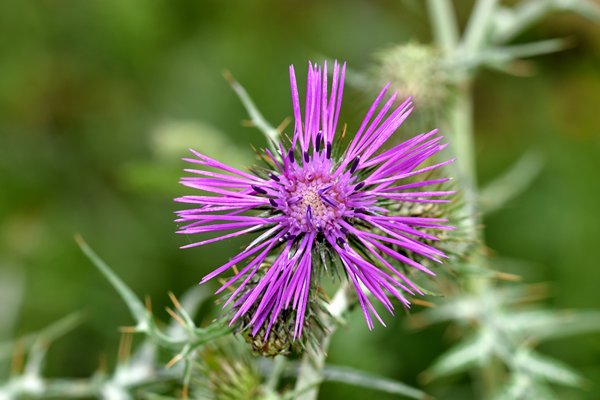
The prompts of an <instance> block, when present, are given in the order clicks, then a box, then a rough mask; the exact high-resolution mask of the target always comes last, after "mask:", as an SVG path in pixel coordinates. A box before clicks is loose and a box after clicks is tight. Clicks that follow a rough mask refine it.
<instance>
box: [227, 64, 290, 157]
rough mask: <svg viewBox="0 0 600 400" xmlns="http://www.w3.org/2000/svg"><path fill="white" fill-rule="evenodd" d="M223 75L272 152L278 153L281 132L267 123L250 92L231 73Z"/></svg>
mask: <svg viewBox="0 0 600 400" xmlns="http://www.w3.org/2000/svg"><path fill="white" fill-rule="evenodd" d="M223 75H224V76H225V79H227V81H228V82H229V84H230V85H231V88H232V89H233V91H234V92H235V93H236V94H237V95H238V98H239V99H240V101H241V102H242V104H243V105H244V108H246V111H247V112H248V115H249V116H250V120H251V121H252V123H253V124H254V126H255V127H256V128H257V129H258V130H259V131H261V132H262V134H263V135H264V136H265V138H266V139H267V140H268V141H269V146H270V147H271V150H274V151H276V152H277V151H278V146H279V143H280V142H281V139H280V135H279V131H277V129H275V128H274V127H273V126H272V125H271V124H269V123H268V122H267V120H266V119H265V117H263V115H262V114H261V113H260V111H258V107H256V105H255V104H254V101H252V98H251V97H250V95H249V94H248V92H246V89H244V87H243V86H242V85H240V83H239V82H238V81H236V80H235V79H234V78H233V76H232V75H231V73H229V72H228V71H225V73H224V74H223Z"/></svg>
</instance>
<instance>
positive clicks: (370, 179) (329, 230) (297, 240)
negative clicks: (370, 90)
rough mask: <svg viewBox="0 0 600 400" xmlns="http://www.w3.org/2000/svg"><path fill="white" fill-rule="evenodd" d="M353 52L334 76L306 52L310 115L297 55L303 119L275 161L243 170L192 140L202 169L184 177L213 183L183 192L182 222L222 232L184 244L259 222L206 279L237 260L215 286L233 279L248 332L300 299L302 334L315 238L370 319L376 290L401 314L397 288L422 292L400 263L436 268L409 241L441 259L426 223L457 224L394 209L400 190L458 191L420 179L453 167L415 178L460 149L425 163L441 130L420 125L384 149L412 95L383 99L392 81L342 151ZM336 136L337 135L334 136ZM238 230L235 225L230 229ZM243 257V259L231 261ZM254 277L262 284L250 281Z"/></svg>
mask: <svg viewBox="0 0 600 400" xmlns="http://www.w3.org/2000/svg"><path fill="white" fill-rule="evenodd" d="M344 75H345V64H344V65H343V66H342V67H341V68H340V66H339V65H338V64H337V63H335V64H334V68H333V74H332V82H331V87H329V85H328V82H327V79H328V74H327V64H325V65H324V66H323V68H320V67H319V66H317V65H312V64H310V63H309V67H308V79H307V85H306V100H305V103H304V104H305V111H304V115H302V111H301V108H300V99H299V95H298V88H297V85H296V76H295V73H294V68H293V66H290V80H291V92H292V105H293V111H294V119H295V127H294V134H293V137H292V138H291V143H290V145H289V148H286V147H284V146H283V145H280V148H279V151H278V154H273V152H271V151H270V150H268V149H265V150H264V152H265V156H264V157H265V159H266V160H267V162H268V164H269V169H270V170H269V171H268V172H267V173H262V174H261V173H257V174H252V173H247V172H244V171H240V170H238V169H235V168H232V167H230V166H228V165H226V164H223V163H221V162H219V161H216V160H214V159H212V158H209V157H207V156H205V155H203V154H200V153H198V152H196V151H194V150H191V152H192V153H193V154H194V156H195V157H194V158H186V159H185V161H188V162H190V163H194V164H198V165H200V166H201V168H200V169H186V172H189V173H191V174H194V175H195V176H193V177H184V178H182V180H181V183H182V184H183V185H185V186H189V187H191V188H194V189H198V190H201V191H203V192H208V193H210V194H212V195H201V196H184V197H182V198H178V199H176V200H177V201H179V202H182V203H189V204H194V205H195V207H197V208H193V209H189V210H183V211H179V212H178V216H179V219H178V220H177V221H178V222H181V223H184V224H185V226H183V227H182V228H181V229H180V230H179V231H178V233H183V234H200V233H211V232H218V233H219V235H220V236H217V237H214V238H210V239H205V240H202V241H200V242H197V243H193V244H190V245H187V246H183V247H193V246H201V245H205V244H208V243H212V242H216V241H219V240H224V239H228V238H231V237H235V236H241V235H246V234H250V233H253V232H260V235H259V236H258V237H257V238H256V239H255V240H254V241H252V242H251V243H250V244H249V245H248V246H247V247H246V248H244V249H243V250H242V251H241V252H240V253H239V254H237V255H236V256H235V257H233V258H232V259H231V260H230V261H229V262H227V263H225V264H224V265H222V266H220V267H219V268H217V269H215V270H214V271H213V272H211V273H210V274H208V275H207V276H205V277H204V278H203V279H202V281H201V283H204V282H206V281H208V280H210V279H212V278H214V277H216V276H217V275H220V274H221V273H223V272H225V271H227V270H229V269H233V270H234V271H235V275H234V276H233V277H232V278H230V279H229V280H228V281H227V282H225V283H224V284H223V286H222V287H221V288H220V289H219V290H218V291H217V293H219V292H222V291H223V290H225V289H226V288H229V287H231V286H232V285H234V284H235V285H236V286H237V287H236V288H235V290H234V289H231V290H232V292H233V293H232V295H231V296H230V298H229V299H228V301H227V302H226V305H228V304H232V305H233V310H234V312H235V314H234V316H233V318H232V321H231V322H232V323H233V322H235V321H236V320H238V319H239V318H240V317H242V316H244V317H246V318H249V321H250V322H249V324H248V325H249V327H250V328H251V329H252V335H256V333H257V332H258V331H259V330H260V329H261V328H262V327H263V326H266V327H267V334H268V332H269V331H270V329H271V328H272V326H273V324H274V323H275V321H276V320H277V318H278V317H279V316H280V315H281V313H282V312H283V311H284V310H295V311H296V320H295V330H294V337H299V336H300V335H301V334H302V328H303V324H304V317H305V313H306V305H307V301H308V298H309V291H310V288H311V282H312V281H313V280H314V275H315V268H317V265H318V263H320V262H321V260H320V258H319V257H318V254H319V253H318V252H317V251H313V250H314V249H316V248H317V245H319V246H321V245H323V246H325V247H326V248H327V249H328V250H329V251H330V253H331V254H333V255H334V256H335V257H338V260H339V262H340V263H341V265H342V266H343V268H344V269H345V273H346V275H347V276H348V277H349V279H350V280H351V281H352V283H353V285H354V288H355V290H356V294H357V296H358V300H359V302H360V305H361V308H362V311H363V313H364V316H365V319H366V322H367V325H368V327H369V328H370V329H372V328H373V319H372V317H373V316H375V317H376V318H377V319H378V320H379V321H380V322H381V323H382V324H383V325H385V324H384V323H383V321H382V320H381V318H380V316H379V315H378V313H377V312H376V311H375V308H374V307H373V304H372V301H371V299H370V298H369V297H368V296H367V293H370V294H371V295H372V296H373V298H375V299H377V300H378V301H380V302H381V303H382V304H383V305H384V306H385V308H386V309H387V310H388V311H389V312H390V313H392V314H393V305H392V303H391V301H390V299H389V297H388V296H389V295H391V296H393V297H395V298H397V299H398V300H400V302H402V303H403V304H404V305H405V306H409V302H408V300H407V299H406V298H405V296H404V294H403V293H410V294H415V293H419V294H422V292H421V291H420V290H419V288H418V287H417V286H416V285H414V284H413V283H412V282H411V281H409V280H408V279H407V277H406V276H404V274H403V273H402V272H400V271H399V270H398V268H397V267H396V266H394V265H393V264H396V265H397V264H398V262H400V263H402V264H405V265H407V266H410V267H413V268H416V269H419V270H421V271H423V272H425V273H427V274H430V275H434V273H433V272H432V271H430V270H429V269H428V268H426V267H425V266H423V265H422V264H420V263H418V262H416V261H414V260H413V259H412V258H409V256H408V255H407V254H408V253H409V252H412V253H414V254H417V255H420V256H421V257H424V258H427V259H430V260H433V261H435V262H438V263H441V259H443V258H445V257H446V256H445V255H444V253H443V252H441V251H440V250H437V249H435V248H434V247H432V246H430V245H429V244H426V243H424V242H423V240H426V241H432V240H437V239H436V237H434V236H432V235H430V234H428V233H425V232H423V230H428V231H430V230H431V229H446V230H448V229H453V228H452V227H450V226H447V225H443V224H444V223H445V222H447V220H446V219H441V218H425V217H409V216H401V215H394V213H393V212H390V206H393V205H394V204H396V205H397V204H398V203H399V202H417V203H430V202H447V201H449V200H445V199H440V197H444V196H447V195H449V194H452V193H453V192H448V191H419V190H421V189H420V188H422V187H425V186H431V185H437V184H440V183H442V182H445V181H447V180H448V179H449V178H442V179H427V180H422V181H415V180H414V178H412V177H415V176H417V175H420V174H423V173H426V172H428V171H432V170H434V169H437V168H439V167H441V166H443V165H446V164H448V163H450V162H452V161H453V160H449V161H445V162H440V163H437V164H433V165H429V166H426V167H420V165H421V164H423V163H424V162H425V161H426V160H428V159H429V158H430V157H432V156H433V155H434V154H436V153H438V152H439V151H441V150H442V149H444V148H445V147H446V144H442V143H441V139H442V137H441V136H437V130H433V131H431V132H429V133H425V134H420V135H418V136H415V137H413V138H412V139H409V140H407V141H405V142H403V143H401V144H398V145H395V146H393V147H391V148H389V149H387V150H380V149H381V147H382V146H383V144H384V143H385V142H386V141H387V140H388V138H390V136H391V135H392V134H393V133H394V132H395V131H396V130H397V129H398V127H399V126H400V125H401V124H402V122H403V121H404V120H405V119H406V118H407V117H408V115H409V114H410V112H411V111H412V109H413V107H412V103H411V101H410V99H407V100H406V101H404V102H403V103H402V104H400V105H396V104H397V103H396V94H394V95H392V96H391V97H390V98H389V99H388V100H387V101H384V100H383V99H384V96H385V94H386V92H387V90H388V87H389V85H386V86H385V87H384V88H383V90H382V91H381V93H380V94H379V95H378V97H377V98H376V99H375V101H374V103H373V105H372V106H371V108H370V109H369V110H368V112H367V115H366V116H365V118H364V120H363V122H362V124H361V126H360V128H359V129H358V131H357V132H356V134H355V135H354V137H353V138H352V140H351V142H350V144H349V145H348V146H347V147H346V149H345V150H343V151H342V149H340V148H339V147H340V145H339V140H338V141H336V135H335V133H336V129H337V124H338V118H339V114H340V108H341V103H342V92H343V86H344V85H343V84H344ZM338 139H339V138H338ZM226 231H232V232H231V233H225V232H226ZM236 265H237V266H239V271H238V270H237V269H236V268H234V266H236ZM265 265H268V269H266V270H265V271H264V275H263V276H262V277H261V278H260V280H259V281H258V283H256V281H255V280H254V281H253V280H252V278H253V276H255V275H256V274H257V271H259V269H261V268H263V269H264V268H265ZM249 282H254V283H253V285H254V286H251V287H250V286H248V287H246V286H247V285H248V283H249Z"/></svg>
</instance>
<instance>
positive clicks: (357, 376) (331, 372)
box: [321, 364, 431, 399]
mask: <svg viewBox="0 0 600 400" xmlns="http://www.w3.org/2000/svg"><path fill="white" fill-rule="evenodd" d="M321 376H322V378H323V380H324V381H330V382H340V383H346V384H348V385H353V386H359V387H364V388H368V389H374V390H378V391H380V392H384V393H390V394H395V395H399V396H404V397H407V398H410V399H431V396H430V395H428V394H427V393H425V392H423V391H422V390H419V389H417V388H414V387H412V386H409V385H407V384H405V383H403V382H399V381H396V380H393V379H388V378H384V377H380V376H377V375H373V374H370V373H367V372H364V371H359V370H356V369H353V368H348V367H342V366H335V365H330V364H329V365H326V366H325V368H324V369H323V371H322V375H321Z"/></svg>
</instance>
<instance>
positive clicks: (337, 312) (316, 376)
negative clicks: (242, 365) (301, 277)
mask: <svg viewBox="0 0 600 400" xmlns="http://www.w3.org/2000/svg"><path fill="white" fill-rule="evenodd" d="M348 306H349V302H348V284H347V283H343V284H342V286H341V287H340V288H339V289H338V291H337V292H336V294H335V295H334V297H333V300H332V301H331V303H330V304H329V307H328V308H327V309H328V311H329V314H331V317H330V319H329V322H328V323H327V325H326V330H325V331H326V333H325V337H324V338H323V340H321V343H320V344H321V346H320V347H319V349H318V350H317V351H316V352H314V351H307V352H306V354H304V357H303V358H302V362H301V363H300V370H299V372H298V379H297V380H296V388H295V392H296V393H298V396H297V397H296V399H297V400H316V399H317V396H318V394H319V384H320V383H321V382H322V380H323V378H322V376H321V374H322V371H323V368H324V367H325V360H326V358H327V351H328V349H329V344H330V343H331V337H332V336H333V334H334V333H335V331H336V328H337V327H338V321H339V320H340V319H341V318H342V315H343V314H344V313H345V312H346V310H347V309H348Z"/></svg>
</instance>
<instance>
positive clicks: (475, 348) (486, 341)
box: [425, 331, 493, 380]
mask: <svg viewBox="0 0 600 400" xmlns="http://www.w3.org/2000/svg"><path fill="white" fill-rule="evenodd" d="M492 351H493V338H492V337H491V335H490V334H489V333H486V331H480V332H478V333H477V334H475V335H473V336H470V337H468V338H466V339H464V340H463V341H462V342H460V343H458V344H457V345H455V346H454V347H452V348H451V349H450V350H448V351H447V352H446V353H444V354H443V355H442V356H441V357H439V358H438V359H437V361H436V362H435V363H434V364H433V365H432V366H431V367H429V369H428V370H427V371H426V372H425V377H426V379H427V380H431V379H436V378H439V377H441V376H445V375H450V374H454V373H457V372H462V371H466V370H468V369H469V368H470V367H472V366H473V365H478V364H481V363H483V362H485V360H487V359H488V358H489V357H490V356H491V355H492Z"/></svg>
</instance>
